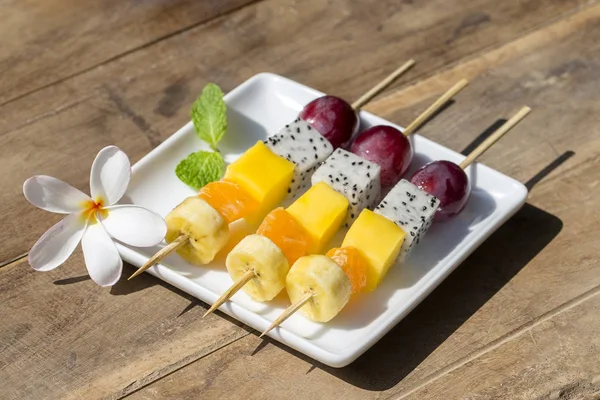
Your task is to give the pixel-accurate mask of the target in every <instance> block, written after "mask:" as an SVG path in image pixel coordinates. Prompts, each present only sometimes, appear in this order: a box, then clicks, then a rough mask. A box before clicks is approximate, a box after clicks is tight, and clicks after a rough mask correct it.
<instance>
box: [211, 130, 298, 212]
mask: <svg viewBox="0 0 600 400" xmlns="http://www.w3.org/2000/svg"><path fill="white" fill-rule="evenodd" d="M294 168H295V164H294V163H293V162H291V161H288V160H286V159H284V158H282V157H279V156H278V155H277V154H275V153H273V152H272V151H271V150H270V149H269V148H268V147H267V146H266V145H265V144H264V143H263V142H261V141H258V142H257V143H256V144H255V145H254V146H252V147H250V148H249V149H248V150H247V151H246V152H245V153H244V154H242V155H241V156H240V158H238V159H237V160H236V161H234V162H233V163H231V164H229V166H228V167H227V170H226V171H225V177H224V178H223V179H224V180H226V181H229V182H234V183H237V184H238V185H240V186H241V187H242V189H244V190H246V191H247V192H248V193H249V194H250V195H251V196H252V197H254V199H255V200H256V201H257V202H258V204H259V206H258V208H257V210H256V212H254V213H252V214H250V215H248V216H247V217H246V219H248V220H249V221H250V222H255V223H257V222H260V221H261V220H262V219H263V218H264V217H265V215H267V213H268V212H269V211H271V210H272V209H273V208H275V206H276V205H277V204H279V203H280V202H282V201H283V199H284V198H285V197H286V196H287V191H288V189H289V187H290V183H291V181H292V177H293V176H294Z"/></svg>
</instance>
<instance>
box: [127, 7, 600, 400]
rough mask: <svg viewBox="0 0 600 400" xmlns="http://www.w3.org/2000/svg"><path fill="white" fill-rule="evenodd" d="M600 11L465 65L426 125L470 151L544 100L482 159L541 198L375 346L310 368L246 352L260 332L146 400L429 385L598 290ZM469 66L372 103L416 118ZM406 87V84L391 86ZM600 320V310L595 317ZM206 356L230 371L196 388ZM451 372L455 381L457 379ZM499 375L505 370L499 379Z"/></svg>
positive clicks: (275, 355) (291, 358) (573, 335)
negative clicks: (459, 83)
mask: <svg viewBox="0 0 600 400" xmlns="http://www.w3.org/2000/svg"><path fill="white" fill-rule="evenodd" d="M599 21H600V6H593V7H591V8H589V9H587V10H586V11H585V12H582V13H579V14H577V15H573V16H571V17H569V18H566V19H564V20H561V21H558V22H556V23H555V24H552V25H551V26H548V27H547V28H544V29H542V30H539V31H536V32H532V33H531V34H530V35H527V36H524V37H523V38H521V39H519V40H516V41H514V42H511V43H509V44H507V45H506V46H505V47H504V48H498V49H495V50H492V51H490V52H488V53H483V54H481V55H480V57H479V59H473V60H467V61H465V62H464V63H463V64H464V70H465V71H466V72H467V73H470V72H472V71H474V70H475V71H476V73H474V74H473V75H472V77H473V78H474V79H473V81H472V83H471V85H470V87H469V89H468V90H465V91H464V92H462V93H461V94H460V95H459V96H458V97H457V99H456V102H455V103H454V104H453V105H452V106H451V107H449V109H448V110H447V111H446V112H445V113H443V114H441V115H439V116H438V117H436V118H435V119H433V120H432V121H431V122H430V123H429V124H428V125H426V127H425V128H424V129H423V130H422V133H423V134H424V135H426V136H428V137H431V138H432V139H434V140H436V141H440V142H442V143H447V144H448V145H450V146H451V147H454V148H456V149H457V150H460V149H461V148H463V147H467V145H468V144H469V143H470V142H472V141H473V140H474V139H476V136H477V134H478V133H479V132H482V131H484V130H485V128H487V127H489V126H490V125H491V124H492V122H494V121H496V119H497V118H499V117H502V116H505V117H508V116H509V114H510V112H511V111H513V110H516V109H518V107H519V106H520V105H521V104H529V105H531V106H532V107H533V108H534V112H533V113H532V115H531V116H530V117H528V118H527V120H525V121H524V122H523V123H522V125H520V126H519V128H517V129H516V130H515V132H514V133H511V134H509V135H507V137H505V138H504V139H503V140H502V141H500V142H499V143H498V144H497V146H496V147H495V149H493V150H490V152H489V153H487V154H486V155H485V156H484V157H483V160H484V161H485V162H486V163H487V164H489V165H491V166H492V167H494V168H497V169H499V170H500V171H503V172H507V173H509V174H511V175H513V176H515V177H517V178H518V179H520V180H521V181H523V182H528V184H529V185H530V186H531V187H532V191H531V194H530V197H529V204H527V205H526V206H525V207H524V208H523V209H522V210H521V211H519V212H518V213H517V214H516V216H515V217H513V218H512V219H511V220H509V221H508V222H507V223H506V224H505V225H504V226H502V227H501V228H500V229H499V230H498V231H497V232H496V233H495V234H493V235H492V236H491V237H490V238H489V239H488V240H487V241H486V242H485V243H484V244H483V245H482V246H481V247H480V248H479V249H478V250H477V251H476V252H475V253H474V254H473V255H472V256H471V257H470V258H469V259H468V260H467V261H466V262H464V263H463V264H462V265H461V267H459V268H458V269H457V271H455V272H454V273H453V274H452V275H451V276H450V277H449V278H448V279H447V280H446V281H445V282H444V283H443V284H442V285H441V286H440V287H439V288H438V289H436V291H434V292H433V293H432V294H431V295H430V296H429V297H428V298H427V299H426V300H425V301H424V302H423V303H422V304H421V305H420V306H419V307H417V309H416V310H414V311H413V312H412V313H411V314H410V315H409V316H408V317H407V318H406V319H405V320H404V321H402V322H401V323H400V324H399V325H398V326H397V327H396V328H394V329H393V330H392V331H391V332H390V333H389V334H388V335H386V336H385V337H384V338H383V339H382V340H381V341H380V342H379V343H377V344H376V345H375V346H374V347H373V348H372V349H371V350H369V351H368V352H367V353H366V354H365V355H364V356H363V357H361V358H359V359H358V360H357V361H356V362H355V363H353V364H351V365H350V366H348V367H346V368H343V369H339V370H338V369H332V368H327V367H324V366H322V365H318V364H316V369H314V370H312V371H310V372H309V373H308V376H310V378H307V377H306V376H305V375H306V373H307V371H308V370H309V369H310V368H309V367H308V366H309V364H310V363H311V361H310V360H308V359H306V358H304V357H300V359H298V358H297V357H298V355H297V354H296V353H294V352H290V354H288V355H286V354H285V353H284V352H282V351H278V350H277V349H276V348H274V349H272V350H270V351H269V352H265V355H264V356H260V354H261V353H260V352H259V353H257V354H256V355H255V356H254V357H251V356H249V355H247V354H249V353H250V354H251V353H252V351H253V348H254V347H255V346H256V345H257V344H256V341H254V338H252V337H249V338H245V339H244V340H243V341H240V342H238V343H236V344H235V347H234V346H232V350H231V352H232V353H233V352H241V353H242V354H243V355H244V356H242V360H241V361H238V360H236V359H235V358H234V357H233V355H232V354H230V353H229V351H230V350H229V348H225V349H222V350H220V351H218V352H216V353H214V354H213V355H211V356H210V357H209V358H207V359H206V363H205V360H202V361H200V362H198V363H196V364H194V365H191V366H189V367H187V368H186V369H184V370H183V371H181V373H179V374H177V375H175V374H174V375H172V376H171V377H169V378H167V379H165V380H163V381H160V382H157V383H156V384H153V385H151V386H150V387H149V388H148V390H147V391H146V390H144V391H142V392H140V395H139V396H141V397H140V398H144V396H146V398H153V396H154V397H160V395H161V394H163V393H171V391H172V392H173V393H182V394H186V395H190V397H192V396H191V395H193V394H194V393H196V392H197V391H198V390H206V391H207V393H208V395H207V397H206V398H211V397H217V396H219V394H222V393H223V392H221V391H231V392H232V393H251V394H252V395H254V394H253V393H257V394H256V395H255V396H256V398H260V397H261V395H265V394H270V395H275V393H279V392H278V390H282V389H281V388H283V387H285V388H286V390H287V392H285V393H286V394H289V397H292V398H293V397H294V396H295V395H299V394H300V393H305V392H307V393H309V395H311V394H312V395H313V396H318V397H319V398H337V393H342V394H343V395H344V396H347V397H348V398H369V397H374V398H380V397H387V396H392V397H395V396H397V395H398V396H399V395H402V394H406V393H409V392H410V391H411V390H412V388H415V387H419V386H420V385H423V384H424V383H427V382H428V381H429V380H430V379H431V377H436V376H437V375H436V374H437V373H439V372H440V371H441V372H444V371H445V369H446V368H450V367H452V366H453V365H456V363H457V362H459V361H460V360H469V357H470V355H473V354H475V355H477V354H480V353H481V352H482V351H483V350H486V349H490V347H489V346H493V345H494V344H495V343H499V342H503V340H504V339H505V338H509V339H511V340H512V338H513V333H514V332H520V331H519V329H522V328H523V327H528V326H530V325H531V323H532V321H533V322H535V321H539V320H540V318H542V317H543V316H544V315H546V314H547V313H551V311H552V310H561V309H562V308H563V306H564V304H570V302H572V299H574V298H578V296H584V297H585V293H595V291H597V290H598V289H597V288H598V286H599V285H600V275H599V274H598V271H599V269H598V268H599V267H598V265H597V262H596V260H597V259H598V257H599V256H600V253H599V249H598V247H597V244H596V243H595V239H594V237H595V236H594V232H595V231H596V230H597V226H598V224H599V223H600V216H599V215H598V213H597V210H596V206H597V199H598V197H599V196H600V187H599V186H598V184H597V182H598V181H600V171H598V168H597V163H598V160H599V159H600V136H599V135H598V133H599V130H598V126H600V125H599V122H600V120H599V117H598V115H597V112H596V110H597V109H598V107H599V106H600V104H599V100H598V99H597V96H596V95H595V93H597V92H598V90H599V89H600V87H599V85H600V84H599V83H598V82H599V80H598V78H599V77H598V69H597V68H595V66H596V65H597V64H598V63H599V62H600V56H599V55H598V54H600V52H599V51H598V50H599V48H598V47H599V46H600V44H599V43H600V24H599V23H598V22H599ZM550 42H551V43H550ZM463 64H459V65H457V66H453V67H452V68H449V69H448V70H446V71H442V72H441V73H440V74H436V75H434V76H432V77H431V78H430V79H428V80H425V81H423V82H421V83H418V84H415V85H414V86H411V87H408V88H406V89H405V90H406V91H407V92H411V91H412V94H413V95H414V96H415V97H417V95H419V96H421V98H422V101H420V102H418V103H417V104H410V102H407V103H405V105H403V106H402V107H399V109H400V110H399V111H398V112H395V111H393V112H392V111H390V110H394V107H393V106H392V105H390V104H389V103H387V102H388V101H392V100H388V99H385V98H384V99H382V100H381V102H378V103H375V104H373V106H372V108H373V110H374V111H376V110H377V108H378V105H381V106H382V107H381V108H382V109H384V110H387V112H386V113H387V115H389V116H391V117H392V118H393V119H398V120H402V119H404V120H406V119H408V118H409V117H410V116H411V115H414V114H415V113H416V112H417V110H418V109H420V108H422V107H423V104H425V103H426V102H427V100H428V98H429V97H432V96H427V95H424V94H423V93H427V91H428V90H432V91H440V92H441V91H442V90H443V89H444V88H445V87H447V86H449V85H450V84H451V83H453V82H455V79H457V78H458V77H461V71H462V70H463ZM475 67H477V68H475ZM421 90H423V92H421ZM419 93H420V94H419ZM402 97H403V96H402V91H401V92H400V93H399V94H398V95H396V94H392V95H391V96H390V98H392V99H400V98H402ZM401 101H402V100H401ZM384 106H385V107H384ZM467 132H472V134H470V135H469V134H468V133H467ZM557 160H558V161H557ZM548 166H550V167H548ZM553 168H555V169H553ZM540 173H541V174H540ZM540 179H541V180H540ZM535 183H537V184H536V185H535V187H534V184H535ZM589 312H590V314H592V313H593V311H589ZM596 319H597V318H596ZM588 322H589V321H588ZM596 325H597V321H596V324H595V325H593V324H591V323H590V326H592V327H595V326H596ZM592 329H595V328H592ZM591 332H593V330H590V331H588V330H581V332H579V333H578V330H577V329H573V330H569V331H568V332H567V331H565V332H563V333H560V332H559V333H557V334H561V335H563V334H564V335H570V336H569V340H570V342H571V343H575V342H578V341H579V342H580V343H585V342H586V341H587V340H588V338H589V336H590V334H591ZM517 343H519V342H517ZM244 346H245V347H244ZM270 347H271V346H270V345H268V346H267V347H265V349H264V350H266V349H267V348H270ZM518 348H519V346H518V345H517V346H516V350H515V354H511V356H510V357H513V358H510V357H509V359H513V360H514V358H516V357H522V359H523V360H527V359H528V356H529V353H527V352H524V353H523V354H519V353H518V352H516V351H517V350H518ZM244 349H245V350H244ZM264 350H262V351H264ZM548 351H549V352H545V353H543V354H545V355H548V354H550V355H548V356H549V357H550V356H552V357H553V359H555V360H557V362H558V360H560V358H561V357H562V356H563V353H561V351H562V348H560V347H559V348H556V347H555V348H553V349H549V350H548ZM574 354H579V353H577V352H575V353H574ZM599 358H600V349H598V348H597V347H593V348H591V349H590V351H589V353H587V354H586V358H585V362H586V364H585V365H587V366H586V367H585V368H586V371H587V372H586V373H591V372H593V371H592V370H590V368H589V367H591V366H593V363H592V362H594V361H597V360H598V359H599ZM478 362H479V361H473V363H478ZM207 365H212V366H215V367H214V368H211V369H209V370H208V373H211V371H217V372H213V373H212V375H206V376H207V378H206V380H201V383H197V382H198V381H196V386H197V387H196V388H193V387H192V384H191V383H188V377H189V376H205V375H203V374H205V373H204V372H203V371H204V369H205V368H207ZM468 365H471V364H470V363H469V364H468ZM476 365H481V364H476ZM596 366H597V364H596ZM523 368H526V366H523ZM255 370H256V371H258V372H256V373H255V372H253V371H255ZM262 371H268V372H264V373H262ZM469 371H473V369H469ZM512 371H513V370H511V369H510V363H506V364H504V363H502V365H501V366H498V368H497V369H494V372H495V373H496V374H497V375H498V376H500V377H501V378H499V379H503V378H505V377H507V376H510V374H511V373H512ZM555 372H556V373H557V374H560V372H561V371H559V370H557V371H555ZM544 373H545V372H544ZM552 373H554V372H552ZM465 376H466V373H465ZM476 377H478V379H480V380H481V382H480V383H478V385H479V386H478V387H479V388H481V389H482V390H483V389H484V388H486V382H485V380H484V378H485V377H486V375H476ZM309 379H310V380H309ZM440 379H441V378H440ZM444 379H446V378H444ZM460 379H461V378H460V377H459V378H456V379H453V380H452V382H453V384H455V385H456V386H457V387H458V388H459V389H460V390H463V392H460V391H459V390H458V389H457V391H455V392H453V396H450V398H454V397H462V396H467V394H470V393H471V392H469V390H470V386H466V385H462V384H461V385H459V384H457V380H458V381H460ZM561 379H562V381H563V382H567V383H565V385H567V386H565V387H569V386H568V384H569V383H570V384H576V383H577V382H578V381H577V379H580V377H573V376H570V375H568V373H567V371H563V375H562V378H561ZM582 379H583V378H582ZM590 379H591V378H590ZM228 382H235V384H228ZM284 382H285V384H286V385H287V386H284ZM292 382H293V383H292ZM447 382H448V383H447V384H445V386H444V388H445V389H448V387H449V385H450V378H448V379H447ZM469 382H475V380H469ZM524 382H525V381H523V384H525V383H524ZM582 382H583V383H585V382H587V381H585V380H584V381H582ZM536 383H539V382H538V381H536ZM547 383H548V382H547ZM494 385H496V383H495V381H493V382H490V386H494ZM504 386H506V385H504ZM504 386H499V385H498V386H494V387H495V392H493V396H487V395H486V394H487V392H483V393H484V394H483V395H481V396H480V397H481V398H489V397H496V398H513V395H515V392H512V391H510V389H508V388H506V389H504V390H506V392H503V391H502V390H503V389H502V388H503V387H504ZM177 387H181V392H178V390H179V389H177ZM521 387H522V386H521ZM313 390H314V391H313ZM423 390H424V391H423V392H419V393H418V395H417V394H416V395H415V396H416V397H415V398H419V396H425V395H426V394H427V392H426V390H427V389H426V387H425V389H423ZM532 390H534V391H535V390H537V391H541V392H543V391H545V390H549V386H548V385H543V384H541V383H539V386H537V387H533V388H532ZM557 390H558V389H557ZM254 391H258V392H254ZM379 392H381V393H379ZM228 393H229V392H228ZM424 393H425V394H424ZM441 393H443V392H442V389H440V390H439V391H437V392H435V394H436V396H437V397H438V398H439V397H440V396H441ZM542 394H543V393H542ZM436 396H433V395H431V396H430V397H431V398H436Z"/></svg>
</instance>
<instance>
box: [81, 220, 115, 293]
mask: <svg viewBox="0 0 600 400" xmlns="http://www.w3.org/2000/svg"><path fill="white" fill-rule="evenodd" d="M81 247H82V248H83V258H84V259H85V266H86V267H87V270H88V273H89V274H90V278H92V280H93V281H94V282H96V283H97V284H98V285H100V286H112V285H114V284H115V283H117V281H118V280H119V278H120V277H121V271H122V269H123V260H121V256H120V255H119V252H118V251H117V247H116V246H115V244H114V243H113V241H112V239H111V238H110V236H108V233H107V232H106V230H105V229H104V228H103V227H102V224H99V223H93V224H90V225H88V227H87V229H86V230H85V234H84V235H83V239H82V240H81Z"/></svg>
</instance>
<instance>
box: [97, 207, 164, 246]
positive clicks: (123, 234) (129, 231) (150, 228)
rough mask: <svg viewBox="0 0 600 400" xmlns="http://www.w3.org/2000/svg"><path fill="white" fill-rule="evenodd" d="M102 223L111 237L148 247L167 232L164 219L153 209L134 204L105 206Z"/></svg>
mask: <svg viewBox="0 0 600 400" xmlns="http://www.w3.org/2000/svg"><path fill="white" fill-rule="evenodd" d="M106 210H107V211H108V217H106V218H105V219H103V220H102V225H104V228H105V229H106V231H107V232H108V233H109V234H110V236H112V237H113V238H115V239H117V240H120V241H121V242H123V243H126V244H128V245H131V246H136V247H150V246H154V245H156V244H158V243H160V242H161V241H162V240H163V238H164V237H165V235H166V233H167V224H166V223H165V220H164V219H162V217H161V216H160V215H158V214H156V213H155V212H153V211H150V210H148V209H146V208H144V207H140V206H134V205H129V204H128V205H122V206H112V207H107V208H106Z"/></svg>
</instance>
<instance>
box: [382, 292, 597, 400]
mask: <svg viewBox="0 0 600 400" xmlns="http://www.w3.org/2000/svg"><path fill="white" fill-rule="evenodd" d="M598 289H600V287H597V288H596V290H593V291H590V292H589V293H587V294H586V295H585V296H583V299H584V301H583V302H582V303H580V304H577V303H578V302H575V303H576V305H574V306H572V307H571V308H569V309H567V310H566V311H565V312H562V313H560V314H559V315H557V316H555V317H553V318H551V319H548V320H544V321H543V322H540V323H536V324H534V325H533V326H532V327H531V328H528V329H525V330H523V331H522V332H518V335H517V336H515V337H514V338H512V340H510V341H506V342H501V343H498V344H497V347H493V348H491V349H489V351H488V352H486V353H485V354H482V355H481V356H480V357H478V358H477V359H476V360H473V361H470V362H465V363H464V364H460V366H456V368H455V369H452V370H451V371H448V372H447V373H445V374H443V375H442V376H440V377H437V376H433V377H431V378H430V380H428V381H427V382H425V383H424V385H423V386H420V387H416V388H414V389H411V390H410V391H406V392H403V393H395V394H394V395H393V396H391V397H392V398H394V399H439V398H441V397H443V398H458V397H461V398H486V399H490V398H510V399H582V400H593V399H598V398H600V374H599V371H598V359H599V358H598V355H599V354H600V335H598V329H599V328H600V319H599V318H598V313H599V312H600V296H598V293H600V290H598ZM570 306H571V305H570ZM465 361H466V360H465Z"/></svg>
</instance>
